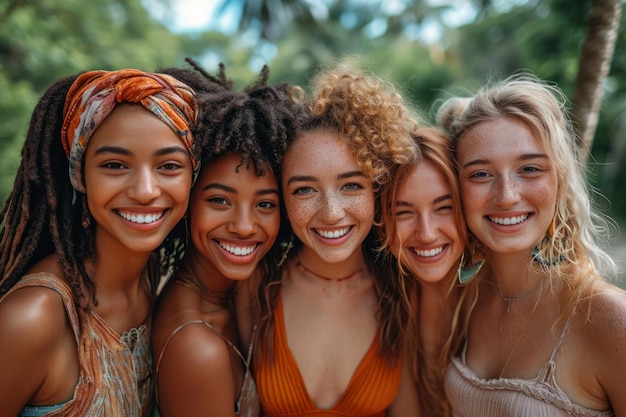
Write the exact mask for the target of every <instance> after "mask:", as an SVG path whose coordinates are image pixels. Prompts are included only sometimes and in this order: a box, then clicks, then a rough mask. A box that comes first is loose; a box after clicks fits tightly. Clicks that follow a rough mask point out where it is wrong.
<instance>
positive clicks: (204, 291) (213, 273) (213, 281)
mask: <svg viewBox="0 0 626 417" xmlns="http://www.w3.org/2000/svg"><path fill="white" fill-rule="evenodd" d="M203 260H204V258H203V257H202V256H201V255H197V254H196V253H195V251H194V250H193V249H192V250H191V251H190V252H189V253H188V254H187V255H186V256H185V259H184V261H183V266H182V267H181V268H180V270H179V271H178V272H177V273H176V280H177V281H178V282H179V283H181V284H183V285H186V286H187V287H189V288H192V289H193V290H194V291H195V292H196V293H198V294H199V295H200V297H201V298H202V299H204V300H205V301H207V302H210V303H213V304H218V305H221V306H224V305H227V304H228V303H229V300H230V297H231V294H232V291H233V289H234V288H235V281H233V280H231V279H228V278H226V277H224V276H223V275H222V274H220V273H219V271H217V270H216V268H214V267H213V265H212V264H210V263H208V262H206V261H205V262H203Z"/></svg>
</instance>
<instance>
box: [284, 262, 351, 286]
mask: <svg viewBox="0 0 626 417" xmlns="http://www.w3.org/2000/svg"><path fill="white" fill-rule="evenodd" d="M296 266H297V267H298V268H301V269H302V270H303V271H304V272H306V273H308V274H310V275H313V276H314V277H316V278H319V279H323V280H324V281H334V282H341V281H347V280H349V279H350V278H352V277H354V276H355V275H356V274H358V273H359V272H361V270H362V269H363V267H361V268H359V269H357V270H356V271H354V272H352V273H351V274H349V275H346V276H345V277H341V278H331V277H326V276H324V275H320V274H318V273H317V272H313V271H311V270H310V269H309V268H307V267H306V266H304V265H303V264H302V262H300V259H297V260H296Z"/></svg>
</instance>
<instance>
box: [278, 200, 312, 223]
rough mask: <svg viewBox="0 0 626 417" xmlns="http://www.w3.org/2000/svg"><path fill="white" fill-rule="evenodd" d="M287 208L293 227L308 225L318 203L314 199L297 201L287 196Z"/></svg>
mask: <svg viewBox="0 0 626 417" xmlns="http://www.w3.org/2000/svg"><path fill="white" fill-rule="evenodd" d="M285 208H286V210H287V217H288V219H289V223H290V224H291V226H292V227H293V228H297V227H298V226H300V227H303V226H306V225H307V223H308V222H309V221H310V220H311V219H312V218H313V216H314V215H315V212H316V210H317V207H316V203H315V201H314V200H313V199H310V200H305V201H295V200H290V199H289V198H287V199H285Z"/></svg>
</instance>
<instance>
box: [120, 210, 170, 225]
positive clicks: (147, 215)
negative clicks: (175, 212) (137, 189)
mask: <svg viewBox="0 0 626 417" xmlns="http://www.w3.org/2000/svg"><path fill="white" fill-rule="evenodd" d="M114 211H115V213H116V214H117V215H118V217H119V218H121V219H122V220H123V221H124V223H125V224H127V225H129V226H131V227H133V228H135V229H140V230H150V229H153V228H156V227H158V226H159V225H160V224H161V223H163V219H164V218H165V217H166V214H167V212H168V209H163V208H158V209H156V208H133V209H115V210H114Z"/></svg>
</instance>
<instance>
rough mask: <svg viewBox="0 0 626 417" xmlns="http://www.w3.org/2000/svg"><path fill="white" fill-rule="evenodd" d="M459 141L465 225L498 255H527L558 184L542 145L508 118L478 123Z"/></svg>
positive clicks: (540, 232) (544, 225)
mask: <svg viewBox="0 0 626 417" xmlns="http://www.w3.org/2000/svg"><path fill="white" fill-rule="evenodd" d="M503 135H506V136H507V140H506V141H503V140H501V139H500V138H501V137H502V136H503ZM463 138H464V139H463V141H462V142H460V143H459V146H458V148H457V154H458V156H459V158H458V160H459V166H460V167H461V173H460V184H461V194H462V198H463V201H464V202H465V204H464V207H465V218H466V220H467V225H468V227H469V228H470V229H471V230H472V232H473V233H474V234H475V236H476V237H477V238H478V239H479V240H480V241H481V242H483V243H484V244H485V245H487V246H488V247H490V248H494V249H495V250H496V251H497V252H498V253H502V254H511V255H514V254H516V253H524V254H527V253H528V248H529V247H530V248H532V246H533V245H534V244H535V243H536V242H537V241H539V240H540V239H541V237H542V236H543V234H544V233H545V231H546V230H547V229H548V226H549V225H550V222H551V221H552V217H553V216H554V211H555V208H556V193H555V192H554V190H556V188H557V181H558V180H557V176H556V171H555V170H554V168H553V166H552V162H551V161H550V158H549V156H548V155H547V152H546V149H545V147H544V146H543V144H542V143H541V142H540V141H539V140H538V139H536V138H535V137H533V135H532V133H531V132H530V130H529V129H528V128H527V127H526V126H525V125H524V123H522V122H521V121H519V120H516V119H513V118H499V119H496V120H491V121H486V122H482V123H480V124H477V125H476V126H474V127H473V128H472V129H471V130H470V131H469V132H467V133H466V134H465V135H464V137H463Z"/></svg>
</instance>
